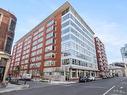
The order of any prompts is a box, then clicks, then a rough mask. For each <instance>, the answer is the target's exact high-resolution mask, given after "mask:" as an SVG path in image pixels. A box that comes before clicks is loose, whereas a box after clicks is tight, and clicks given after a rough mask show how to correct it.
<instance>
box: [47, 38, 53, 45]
mask: <svg viewBox="0 0 127 95" xmlns="http://www.w3.org/2000/svg"><path fill="white" fill-rule="evenodd" d="M53 40H54V39H53V38H51V39H48V40H47V41H46V45H48V44H52V43H53V42H54V41H53Z"/></svg>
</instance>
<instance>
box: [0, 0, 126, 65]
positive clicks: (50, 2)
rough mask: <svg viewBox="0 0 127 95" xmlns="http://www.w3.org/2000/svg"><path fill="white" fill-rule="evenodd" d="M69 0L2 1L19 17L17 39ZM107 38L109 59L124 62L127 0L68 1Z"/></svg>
mask: <svg viewBox="0 0 127 95" xmlns="http://www.w3.org/2000/svg"><path fill="white" fill-rule="evenodd" d="M65 1H66V0H0V7H1V8H3V9H6V10H9V11H10V12H12V13H13V14H14V15H15V16H16V17H17V20H18V22H17V26H16V34H15V40H14V42H16V41H17V40H18V39H19V38H21V37H22V36H23V35H24V34H26V33H27V32H29V31H30V30H31V29H32V28H34V27H35V26H36V25H37V24H39V23H40V22H41V21H42V20H43V19H45V18H46V17H47V16H48V15H50V14H51V13H52V12H53V11H54V10H55V9H57V8H58V7H59V6H61V5H62V4H63V3H64V2H65ZM68 1H69V2H70V3H71V5H72V6H73V7H74V8H75V10H76V11H77V12H78V13H79V15H81V17H82V18H83V19H84V20H85V21H86V22H87V24H88V25H89V26H90V27H91V28H92V30H93V31H94V32H95V33H96V35H97V36H98V37H99V38H100V39H101V40H102V41H103V43H104V44H105V48H106V54H107V57H108V62H109V63H111V62H116V61H121V54H120V48H121V47H122V46H124V44H125V43H127V0H68Z"/></svg>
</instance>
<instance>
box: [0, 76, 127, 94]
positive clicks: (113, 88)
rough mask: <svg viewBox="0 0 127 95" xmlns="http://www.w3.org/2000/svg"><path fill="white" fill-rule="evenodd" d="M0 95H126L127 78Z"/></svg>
mask: <svg viewBox="0 0 127 95" xmlns="http://www.w3.org/2000/svg"><path fill="white" fill-rule="evenodd" d="M0 95H127V78H123V77H115V78H111V79H103V80H97V81H93V82H87V83H74V84H61V85H48V86H42V87H41V86H39V87H37V88H36V87H33V88H32V87H31V88H29V89H25V90H21V91H13V92H9V93H3V94H0Z"/></svg>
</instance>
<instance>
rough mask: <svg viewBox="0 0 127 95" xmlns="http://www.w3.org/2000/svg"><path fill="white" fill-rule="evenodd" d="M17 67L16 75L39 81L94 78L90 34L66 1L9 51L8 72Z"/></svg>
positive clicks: (94, 61)
mask: <svg viewBox="0 0 127 95" xmlns="http://www.w3.org/2000/svg"><path fill="white" fill-rule="evenodd" d="M17 66H18V67H20V73H19V74H20V75H21V76H22V75H23V74H24V73H30V74H32V76H33V78H39V77H40V73H43V75H44V77H48V78H51V77H52V78H53V77H54V79H55V78H56V79H58V78H63V79H65V78H69V79H74V78H78V77H79V76H80V75H81V74H82V75H87V76H88V75H92V76H96V73H97V71H98V68H97V61H96V50H95V44H94V32H93V31H92V30H91V28H90V27H89V26H88V25H87V24H86V23H85V21H84V20H83V19H82V18H81V17H80V16H79V15H78V13H77V12H76V11H75V10H74V8H73V7H72V6H71V5H70V4H69V3H68V2H66V3H65V4H63V5H62V6H61V7H60V8H58V9H57V10H56V11H55V12H53V13H52V14H51V15H50V16H48V17H47V18H46V19H45V20H43V21H42V22H41V23H40V24H39V25H37V26H36V27H35V28H34V29H33V30H31V31H30V32H29V33H27V34H26V35H25V36H23V37H22V38H21V39H20V40H19V41H17V43H16V44H15V46H14V48H13V53H12V60H11V65H10V72H9V73H12V74H13V70H15V69H16V67H17Z"/></svg>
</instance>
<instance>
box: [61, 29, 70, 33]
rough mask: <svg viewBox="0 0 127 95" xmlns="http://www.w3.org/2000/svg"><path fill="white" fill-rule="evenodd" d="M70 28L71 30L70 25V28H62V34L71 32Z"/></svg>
mask: <svg viewBox="0 0 127 95" xmlns="http://www.w3.org/2000/svg"><path fill="white" fill-rule="evenodd" d="M69 30H70V28H69V27H68V28H66V29H64V30H62V34H66V33H68V32H69Z"/></svg>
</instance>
